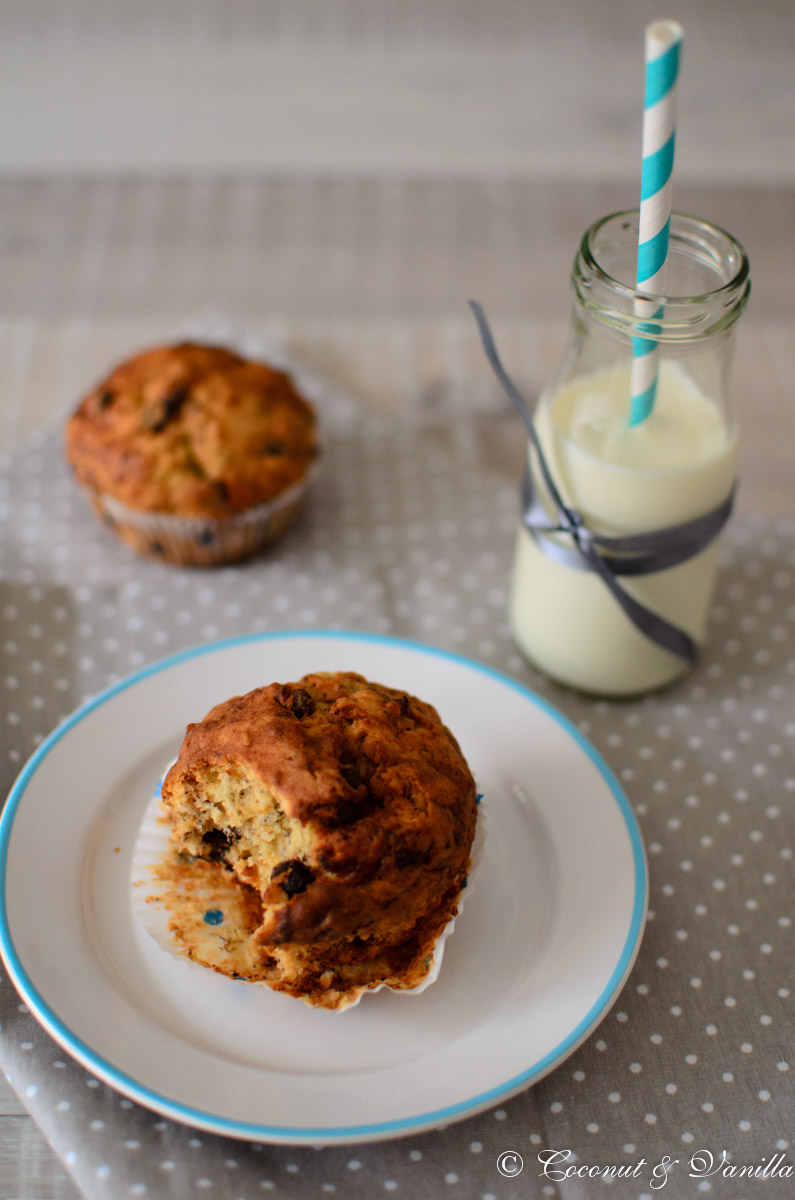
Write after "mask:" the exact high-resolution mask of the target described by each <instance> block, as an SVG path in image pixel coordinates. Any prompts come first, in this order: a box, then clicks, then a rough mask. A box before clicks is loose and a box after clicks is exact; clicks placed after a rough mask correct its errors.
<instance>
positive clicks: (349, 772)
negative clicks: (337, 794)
mask: <svg viewBox="0 0 795 1200" xmlns="http://www.w3.org/2000/svg"><path fill="white" fill-rule="evenodd" d="M340 775H341V776H342V778H343V779H344V780H345V782H346V783H347V784H349V785H350V787H352V788H357V787H359V786H360V785H361V782H362V777H361V775H360V774H359V768H358V767H357V766H356V763H343V764H342V766H341V767H340Z"/></svg>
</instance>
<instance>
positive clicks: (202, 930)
mask: <svg viewBox="0 0 795 1200" xmlns="http://www.w3.org/2000/svg"><path fill="white" fill-rule="evenodd" d="M162 802H163V806H164V808H165V811H166V814H167V816H168V817H169V819H170V822H171V828H172V838H173V840H174V842H175V843H176V847H177V852H176V853H175V854H174V855H173V857H172V859H171V860H170V861H168V862H166V863H165V864H164V865H163V867H162V868H161V870H160V872H159V878H160V882H161V884H163V885H165V892H164V893H163V895H162V896H161V897H160V898H161V899H162V900H163V901H164V903H165V904H166V906H167V907H168V909H169V912H170V922H169V924H170V927H171V929H172V931H173V933H174V934H175V935H176V937H177V940H178V941H179V942H180V943H181V945H182V948H183V950H185V951H186V952H187V953H188V954H189V955H190V957H192V958H194V959H196V960H197V961H200V962H203V963H204V964H205V965H208V966H212V967H214V968H215V969H216V970H218V971H221V972H223V973H225V974H227V975H233V976H235V977H238V978H244V979H248V980H252V981H257V982H264V983H267V984H268V985H270V987H272V988H274V989H276V990H277V991H283V992H288V993H289V994H291V995H293V996H298V997H300V998H301V999H303V1000H306V1001H307V1002H308V1003H310V1004H314V1005H317V1006H321V1007H327V1008H341V1007H345V1006H347V1004H349V1003H350V1002H351V1000H352V999H356V998H357V997H358V996H359V995H360V994H361V993H362V991H364V990H367V989H369V988H373V987H377V986H379V985H380V984H383V983H387V984H389V986H391V987H393V988H411V987H415V986H417V984H419V983H421V982H422V980H423V979H424V977H425V976H426V974H427V972H428V968H429V965H430V961H431V957H432V954H433V948H434V945H435V943H436V940H437V938H438V936H439V935H440V933H441V932H442V930H443V929H444V927H445V925H446V924H447V923H448V921H449V920H450V919H451V918H452V917H453V916H454V915H455V913H456V911H457V903H458V898H459V894H460V892H461V889H462V888H463V886H464V883H465V880H466V875H467V870H468V867H469V863H470V848H471V845H472V839H473V836H474V832H475V824H476V814H477V799H476V792H475V783H474V780H473V778H472V775H471V772H470V770H469V767H468V766H467V763H466V761H465V759H464V757H463V755H462V753H461V750H460V749H459V746H458V744H457V742H456V740H455V738H454V737H453V735H452V734H451V733H450V731H449V730H448V729H447V728H446V727H445V726H444V725H443V724H442V722H441V720H440V718H439V716H438V714H437V712H436V711H435V709H434V708H432V707H431V705H429V704H426V703H424V702H423V701H422V700H418V699H417V698H416V697H413V696H409V695H406V694H405V693H404V692H401V691H398V690H396V689H394V688H389V687H384V686H383V685H381V684H377V683H370V682H368V681H367V680H366V679H365V678H363V676H361V675H357V674H353V673H351V672H338V673H334V674H326V673H316V674H311V675H306V676H304V678H303V679H301V680H299V681H298V682H297V683H289V684H278V683H273V684H271V685H270V686H269V687H263V688H257V689H255V690H254V691H252V692H249V693H248V694H247V695H245V696H238V697H235V698H233V699H231V700H227V701H226V702H225V703H224V704H220V705H218V706H217V707H216V708H214V709H212V711H211V712H210V713H208V715H207V716H206V717H205V718H204V720H203V721H201V722H200V723H199V724H197V725H189V726H188V730H187V734H186V737H185V740H184V742H183V744H182V748H181V750H180V754H179V758H178V760H177V762H176V763H175V764H174V766H172V768H171V769H170V770H169V772H168V774H167V775H166V778H165V780H164V783H163V788H162ZM208 904H214V905H215V907H214V908H211V909H209V911H208V909H207V905H208Z"/></svg>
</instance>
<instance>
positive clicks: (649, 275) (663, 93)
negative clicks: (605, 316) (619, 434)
mask: <svg viewBox="0 0 795 1200" xmlns="http://www.w3.org/2000/svg"><path fill="white" fill-rule="evenodd" d="M681 41H682V27H681V25H679V24H678V23H677V22H676V21H654V22H652V24H651V25H649V26H647V28H646V97H645V104H644V108H643V166H642V169H641V179H640V225H639V229H638V269H637V276H636V288H637V291H639V292H649V293H650V294H651V295H653V296H663V295H664V294H665V275H666V268H667V266H668V232H669V229H670V225H671V173H672V171H673V165H674V140H675V137H676V81H677V77H678V75H679V47H680V44H681ZM635 315H636V316H640V317H646V318H651V319H653V318H655V317H661V316H662V315H663V307H661V306H658V305H656V304H655V305H649V303H648V302H644V301H642V300H640V301H636V304H635ZM632 353H633V360H632V385H631V387H632V401H631V407H630V414H629V423H630V425H639V424H640V423H641V422H642V421H645V420H646V418H647V417H648V416H649V414H650V413H651V411H652V409H653V408H654V400H655V396H656V393H657V370H658V362H657V359H658V354H657V343H656V342H655V341H654V339H653V338H649V337H635V338H633V339H632Z"/></svg>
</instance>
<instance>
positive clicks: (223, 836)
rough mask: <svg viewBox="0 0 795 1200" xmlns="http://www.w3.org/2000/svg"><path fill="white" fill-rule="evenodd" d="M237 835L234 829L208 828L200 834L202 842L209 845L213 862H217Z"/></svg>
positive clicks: (235, 839)
mask: <svg viewBox="0 0 795 1200" xmlns="http://www.w3.org/2000/svg"><path fill="white" fill-rule="evenodd" d="M239 836H240V835H239V834H238V833H237V831H236V830H234V829H208V830H207V832H206V833H204V834H202V842H203V843H204V845H205V846H209V847H210V858H211V859H212V860H213V862H219V861H220V860H221V859H222V858H223V856H224V851H225V850H228V849H229V847H230V846H231V845H232V844H233V843H234V842H236V841H237V839H238V837H239Z"/></svg>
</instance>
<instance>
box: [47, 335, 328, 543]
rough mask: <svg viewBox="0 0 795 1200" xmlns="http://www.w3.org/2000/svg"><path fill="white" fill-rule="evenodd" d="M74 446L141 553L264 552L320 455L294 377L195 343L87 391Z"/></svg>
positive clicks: (142, 360)
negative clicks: (262, 549)
mask: <svg viewBox="0 0 795 1200" xmlns="http://www.w3.org/2000/svg"><path fill="white" fill-rule="evenodd" d="M66 455H67V458H68V460H69V462H70V463H71V465H72V467H73V469H74V472H75V475H76V477H77V479H78V481H79V482H80V483H81V484H82V485H83V487H84V488H85V489H86V491H87V493H88V496H89V498H90V500H91V503H92V505H93V507H94V509H95V511H96V512H97V514H98V515H99V516H100V517H101V518H102V520H103V521H105V523H106V524H107V525H108V526H110V527H111V528H112V529H113V530H114V531H115V533H117V534H118V536H119V537H120V538H122V539H123V541H125V542H127V544H128V545H130V546H132V548H133V549H134V550H136V551H138V553H140V554H144V555H148V556H150V557H153V558H159V559H162V560H164V561H166V562H172V563H179V564H196V565H202V566H211V565H214V564H218V563H227V562H233V561H236V560H238V559H243V558H247V557H249V556H251V555H252V554H255V553H256V552H257V551H258V550H260V549H261V548H262V547H263V546H264V545H266V544H267V543H268V542H270V541H272V540H273V539H274V538H275V537H277V536H278V535H279V534H280V533H281V532H282V531H283V530H284V529H285V528H286V527H287V525H288V524H289V523H290V521H291V520H292V518H293V517H294V515H295V514H296V512H297V510H298V508H299V506H300V502H301V499H302V496H303V493H304V491H305V486H306V482H307V474H308V472H309V469H310V467H311V465H312V463H313V461H314V459H315V457H316V455H317V444H316V436H315V415H314V412H313V409H312V407H311V405H310V404H309V403H308V402H307V401H306V400H305V399H304V398H303V397H302V396H301V395H299V393H298V391H297V390H296V388H295V387H294V385H293V383H292V381H291V379H290V377H289V376H288V375H286V374H285V373H284V372H282V371H277V370H275V369H273V368H272V367H270V366H268V365H267V364H265V363H262V362H253V361H251V360H248V359H245V358H243V357H241V356H240V355H239V354H235V353H233V352H232V351H230V350H225V349H222V348H221V347H218V346H207V345H202V344H198V343H193V342H181V343H180V344H179V345H175V346H162V347H158V348H156V349H153V350H147V351H144V352H143V353H141V354H138V355H136V356H135V357H134V358H131V359H129V360H127V361H126V362H123V363H121V364H120V365H119V366H117V367H116V368H115V369H114V370H113V371H112V372H111V373H110V375H109V376H108V377H107V378H106V379H104V380H103V381H102V382H101V383H100V384H99V385H98V386H97V387H96V388H94V389H93V391H91V392H89V394H88V395H87V396H86V397H85V398H84V399H83V401H82V402H81V404H80V406H79V407H78V409H77V411H76V412H75V413H74V414H73V415H72V416H71V418H70V419H69V422H68V424H67V427H66Z"/></svg>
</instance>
